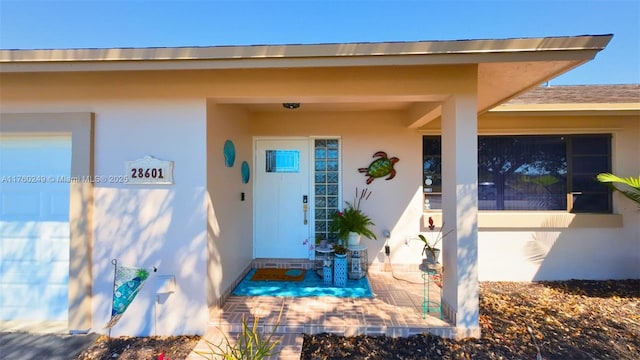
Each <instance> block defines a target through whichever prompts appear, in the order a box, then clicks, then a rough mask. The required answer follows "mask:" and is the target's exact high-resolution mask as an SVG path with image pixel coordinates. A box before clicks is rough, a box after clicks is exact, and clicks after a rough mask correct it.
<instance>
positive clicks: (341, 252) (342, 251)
mask: <svg viewBox="0 0 640 360" xmlns="http://www.w3.org/2000/svg"><path fill="white" fill-rule="evenodd" d="M333 252H334V253H335V254H336V257H345V256H347V248H346V247H345V246H344V245H342V244H333Z"/></svg>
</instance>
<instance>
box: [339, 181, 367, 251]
mask: <svg viewBox="0 0 640 360" xmlns="http://www.w3.org/2000/svg"><path fill="white" fill-rule="evenodd" d="M370 195H371V192H369V191H368V190H367V189H364V190H362V192H360V193H358V189H357V188H356V199H355V201H354V202H353V203H350V202H348V201H345V203H346V205H347V206H346V207H345V208H344V210H343V211H337V212H335V213H334V214H333V215H332V216H331V226H330V230H331V231H333V232H335V233H336V234H337V236H338V239H341V240H349V242H348V244H349V245H350V246H353V245H358V244H359V243H360V236H364V237H367V238H369V239H373V240H377V239H378V238H377V237H376V234H374V233H373V231H372V230H371V228H370V226H373V225H375V224H374V223H373V221H372V220H371V218H369V217H368V216H367V215H366V214H365V213H364V212H362V210H360V203H361V201H362V200H366V199H368V198H369V196H370Z"/></svg>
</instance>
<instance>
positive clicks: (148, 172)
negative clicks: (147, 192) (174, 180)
mask: <svg viewBox="0 0 640 360" xmlns="http://www.w3.org/2000/svg"><path fill="white" fill-rule="evenodd" d="M162 172H163V169H162V168H133V169H131V178H132V179H143V178H144V179H149V178H151V179H164V175H163V174H162Z"/></svg>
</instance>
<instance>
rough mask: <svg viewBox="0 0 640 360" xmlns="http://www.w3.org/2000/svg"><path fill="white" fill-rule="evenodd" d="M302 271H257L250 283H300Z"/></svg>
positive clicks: (302, 275) (302, 278)
mask: <svg viewBox="0 0 640 360" xmlns="http://www.w3.org/2000/svg"><path fill="white" fill-rule="evenodd" d="M305 271H306V270H304V269H257V270H256V273H255V274H253V276H252V277H251V281H302V280H304V273H305Z"/></svg>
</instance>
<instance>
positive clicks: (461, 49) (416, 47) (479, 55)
mask: <svg viewBox="0 0 640 360" xmlns="http://www.w3.org/2000/svg"><path fill="white" fill-rule="evenodd" d="M611 38H612V35H583V36H569V37H543V38H514V39H494V40H457V41H420V42H385V43H347V44H318V45H260V46H216V47H181V48H120V49H61V50H0V73H37V72H82V71H92V72H105V71H162V70H178V71H179V70H213V69H269V68H275V69H277V68H280V69H291V68H315V67H317V68H327V67H378V66H416V65H419V66H431V65H435V66H440V65H458V64H461V65H462V64H464V65H476V66H477V74H478V75H477V76H478V78H477V93H478V112H479V113H483V112H485V111H487V110H489V109H491V108H493V107H495V106H496V105H498V104H501V103H503V102H505V101H506V100H508V99H510V98H511V97H514V96H517V95H519V94H521V93H523V92H525V91H527V90H529V89H531V88H532V87H534V86H537V85H539V84H542V83H543V82H545V81H548V80H549V79H552V78H554V77H556V76H558V75H560V74H562V73H564V72H567V71H569V70H570V69H572V68H574V67H576V66H579V65H581V64H583V63H584V62H587V61H589V60H591V59H593V58H594V57H595V55H596V54H597V53H598V52H599V51H601V50H602V49H604V48H605V46H606V45H607V44H608V43H609V41H610V40H611ZM442 95H443V96H445V95H447V94H442ZM389 103H390V104H392V106H393V108H394V109H400V108H402V109H404V110H403V111H406V113H407V117H408V120H407V125H408V126H409V127H412V128H420V127H422V126H424V125H425V124H427V123H428V122H430V121H432V120H434V119H436V118H438V117H439V116H440V107H439V103H437V102H410V101H408V102H406V103H405V104H398V103H397V99H390V100H389ZM338 104H339V100H338V101H335V100H332V101H331V103H327V105H334V106H335V105H338ZM372 106H376V107H378V108H380V105H379V102H378V104H372ZM364 107H366V104H362V106H361V107H360V108H364Z"/></svg>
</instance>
